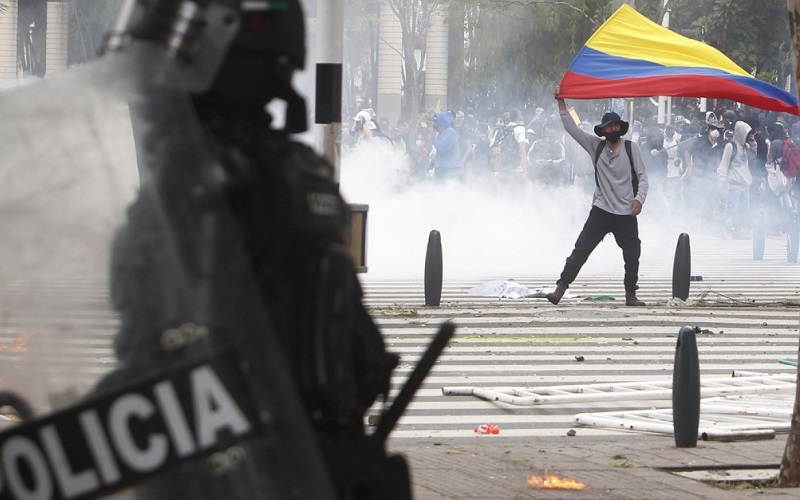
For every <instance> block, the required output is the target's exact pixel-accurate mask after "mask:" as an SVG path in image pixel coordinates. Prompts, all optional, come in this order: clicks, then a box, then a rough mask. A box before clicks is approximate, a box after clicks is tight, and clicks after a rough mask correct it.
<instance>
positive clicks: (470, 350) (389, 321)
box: [364, 237, 800, 439]
mask: <svg viewBox="0 0 800 500" xmlns="http://www.w3.org/2000/svg"><path fill="white" fill-rule="evenodd" d="M609 245H610V244H609ZM721 245H724V249H725V252H724V255H723V252H721V251H720V246H721ZM614 250H616V248H614ZM751 252H752V246H751V242H750V241H746V240H745V241H738V240H737V241H734V240H724V241H721V240H719V239H717V238H715V237H707V238H705V239H704V238H695V239H693V241H692V257H693V259H692V274H693V275H701V276H702V278H703V279H702V281H696V282H692V284H691V290H690V297H689V300H688V301H687V303H686V305H679V304H674V303H670V299H671V298H672V281H671V270H672V266H671V264H672V257H673V255H674V247H672V248H665V249H664V250H663V251H662V252H661V254H659V255H651V256H650V258H651V259H653V260H658V259H661V261H662V262H666V264H664V265H661V266H660V269H661V270H662V271H661V272H660V274H658V275H654V276H643V277H642V279H641V280H640V287H641V288H640V290H639V297H640V298H641V299H643V300H644V301H646V302H647V304H648V306H647V307H643V308H630V307H625V306H624V293H623V289H622V284H621V274H622V272H621V269H620V270H619V271H618V273H617V274H613V273H610V274H609V273H593V272H592V271H591V270H590V269H587V272H586V273H582V274H581V275H580V276H579V278H578V280H577V281H576V283H575V284H574V285H573V287H572V288H570V290H569V292H570V294H571V298H569V299H565V300H563V301H562V303H561V304H559V305H558V306H553V305H551V304H550V303H549V302H547V300H546V299H543V298H525V299H497V298H484V297H476V296H473V295H470V294H469V293H468V292H469V290H470V289H471V288H473V287H474V286H476V285H479V284H481V283H482V282H481V281H475V280H448V279H447V278H446V277H445V280H444V290H443V293H442V302H441V305H440V306H439V307H427V306H425V305H424V285H423V283H422V281H421V280H419V281H400V280H393V281H391V280H377V279H370V277H369V275H367V276H366V278H365V279H364V283H365V289H366V296H367V302H368V304H369V306H370V308H371V311H372V313H373V315H374V316H375V317H376V318H377V320H378V322H379V323H380V326H381V328H382V330H383V332H384V334H385V336H386V339H387V342H388V344H389V347H390V349H391V350H392V351H394V352H397V353H399V354H401V356H402V364H401V366H400V368H399V369H398V370H397V374H396V375H397V376H396V385H398V386H399V384H400V383H402V381H403V378H404V377H405V376H407V375H408V373H409V372H410V370H411V369H412V367H413V364H414V363H415V361H416V359H417V358H418V357H419V356H420V354H421V352H422V350H423V349H424V347H425V345H426V342H427V341H428V340H429V339H430V337H431V336H432V335H433V333H434V331H435V329H436V328H437V326H438V325H439V324H441V323H442V322H443V321H445V320H452V321H453V322H455V324H456V325H457V330H456V335H455V337H454V338H453V340H452V342H451V344H450V346H449V347H448V348H447V350H446V351H445V352H444V354H443V355H442V356H441V358H440V360H439V363H438V364H437V365H436V367H435V368H434V370H433V371H432V373H431V374H430V376H429V377H428V378H427V380H426V381H425V384H424V386H423V388H422V389H421V390H420V391H419V393H418V396H417V398H416V399H415V401H414V403H413V404H412V405H411V407H410V408H409V411H408V412H407V413H406V415H405V416H404V418H403V419H402V420H401V421H400V424H399V426H398V428H397V429H396V431H395V432H394V434H393V437H395V438H398V439H402V438H425V437H469V436H472V435H473V434H474V429H475V427H476V426H478V425H480V424H483V423H493V424H496V425H498V426H499V427H500V429H501V434H502V435H504V436H519V437H523V436H525V437H532V436H535V437H542V436H564V435H566V433H567V432H568V431H570V429H575V431H576V432H577V433H578V435H592V436H595V435H614V434H617V435H619V434H621V433H620V432H619V431H616V430H612V429H607V428H596V427H577V426H576V424H575V423H574V418H573V416H574V415H575V414H577V413H584V412H601V411H602V412H605V411H612V410H623V409H625V410H631V409H648V408H653V407H655V408H663V407H666V408H669V407H670V402H669V401H635V400H626V399H625V398H620V400H615V401H606V402H590V403H583V402H570V403H567V404H542V405H537V406H514V405H508V404H503V403H496V402H489V401H486V400H483V399H480V398H477V397H474V396H446V395H443V393H442V388H444V387H447V388H469V387H478V388H491V387H513V388H547V387H550V386H563V385H570V386H578V387H584V386H585V387H590V386H591V385H592V384H598V383H604V384H612V383H630V382H641V381H660V380H669V379H671V377H672V370H673V365H674V358H675V348H676V340H677V334H678V332H679V330H680V328H681V327H682V326H697V327H699V328H700V329H701V332H700V333H699V334H698V335H697V344H698V351H699V356H700V367H701V376H702V379H703V380H706V379H712V378H713V379H716V378H720V377H723V378H724V377H730V376H731V374H732V372H734V371H746V372H758V373H761V374H792V373H794V368H793V367H791V366H788V365H786V364H781V363H779V360H780V359H790V360H796V359H797V345H798V312H799V311H800V309H798V307H797V306H798V305H800V287H798V280H797V272H798V269H797V266H796V265H793V264H788V263H787V262H786V259H785V257H784V254H783V252H784V247H783V239H782V238H779V237H773V238H771V239H770V240H769V241H768V243H767V254H766V255H765V259H764V260H763V261H753V260H752V253H751ZM642 267H643V269H644V268H646V267H647V265H646V264H645V263H643V266H642ZM649 267H651V268H653V267H656V266H654V265H650V266H649ZM587 268H588V266H587ZM620 268H621V266H620ZM445 269H446V262H445ZM445 276H446V273H445ZM552 281H553V277H552V276H531V277H523V278H519V277H518V278H517V279H516V282H517V283H519V284H520V285H524V286H525V287H527V288H528V289H529V290H531V291H533V290H536V289H539V288H542V287H551V286H553V285H552ZM610 297H613V298H614V299H615V300H588V299H591V298H598V299H603V298H605V299H609V298H610ZM579 360H580V361H579ZM626 435H629V434H626Z"/></svg>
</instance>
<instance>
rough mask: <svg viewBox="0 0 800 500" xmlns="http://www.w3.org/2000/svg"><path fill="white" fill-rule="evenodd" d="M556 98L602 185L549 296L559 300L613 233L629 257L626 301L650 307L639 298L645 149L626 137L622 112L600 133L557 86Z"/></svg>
mask: <svg viewBox="0 0 800 500" xmlns="http://www.w3.org/2000/svg"><path fill="white" fill-rule="evenodd" d="M556 100H557V101H558V110H559V114H560V115H561V123H563V125H564V129H565V130H566V131H567V133H568V134H569V135H570V136H572V138H573V139H575V141H576V142H577V143H578V144H579V145H580V146H581V147H582V148H583V149H585V150H586V152H587V153H589V155H590V156H591V158H592V162H593V164H594V171H595V184H596V188H595V191H594V197H593V199H592V209H591V211H590V212H589V217H588V219H587V220H586V223H585V224H584V226H583V229H582V230H581V233H580V235H579V236H578V239H577V241H575V248H574V249H573V250H572V254H571V255H570V256H569V257H567V262H566V264H565V265H564V269H563V271H561V276H560V278H559V279H558V281H557V282H556V289H555V290H554V291H553V292H552V293H548V294H547V300H549V301H550V302H551V303H553V304H558V302H559V301H560V300H561V297H563V296H564V293H565V292H566V291H567V288H569V285H570V284H571V283H572V282H573V281H574V280H575V278H576V277H577V276H578V272H580V270H581V268H582V267H583V265H584V264H585V263H586V261H587V259H588V258H589V255H590V254H591V253H592V252H593V251H594V249H595V248H596V247H597V245H599V244H600V242H601V241H602V240H603V238H604V237H605V236H606V235H607V234H608V233H611V234H613V235H614V239H615V240H616V241H617V245H618V246H619V247H620V248H621V249H622V258H623V260H624V261H625V279H624V284H625V305H627V306H644V305H645V303H644V302H642V301H641V300H639V299H638V298H637V297H636V289H637V288H638V286H637V285H636V283H637V281H638V280H639V256H640V255H641V252H642V242H641V240H640V239H639V223H638V221H637V219H636V216H638V215H639V214H640V213H641V211H642V205H643V204H644V201H645V199H646V198H647V187H648V184H647V172H646V171H645V167H644V160H643V159H642V153H641V151H640V150H639V146H638V145H637V144H636V143H633V142H631V141H628V140H623V139H622V136H623V135H625V134H626V133H627V132H628V122H626V121H623V120H622V118H620V116H619V115H618V114H616V113H613V112H610V113H606V114H605V115H603V119H602V121H601V123H600V124H599V125H597V126H595V127H594V133H595V135H592V134H590V133H588V132H584V131H583V130H581V129H580V128H578V126H577V124H576V123H575V121H574V120H573V119H572V116H571V115H570V114H569V112H568V110H567V105H566V103H565V102H564V99H563V98H561V97H560V95H559V89H556ZM601 137H605V138H604V139H601Z"/></svg>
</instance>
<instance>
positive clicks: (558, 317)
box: [0, 236, 800, 500]
mask: <svg viewBox="0 0 800 500" xmlns="http://www.w3.org/2000/svg"><path fill="white" fill-rule="evenodd" d="M603 245H605V247H606V248H605V249H602V248H601V249H599V250H598V253H597V256H598V258H599V259H603V258H606V255H614V256H615V258H617V259H618V258H619V257H618V249H616V247H614V246H613V243H608V242H604V244H603ZM784 245H785V243H784V240H783V238H780V237H770V239H769V240H768V242H767V251H766V254H765V258H764V260H763V261H753V260H752V253H751V252H752V247H751V242H750V241H746V240H741V241H740V240H720V239H719V238H716V237H713V236H708V237H702V236H698V237H693V238H692V274H693V275H698V276H702V281H694V282H692V286H691V292H690V297H689V301H687V303H686V304H679V303H674V302H673V301H671V300H670V299H671V297H672V293H671V288H672V282H671V271H672V258H673V254H674V244H672V245H663V246H662V247H660V248H659V249H657V251H653V250H652V249H651V251H649V252H647V253H646V254H645V255H644V257H643V263H642V272H641V280H640V286H641V289H640V290H639V296H640V298H641V299H643V300H645V301H646V302H647V303H648V306H647V307H643V308H629V307H625V306H624V305H623V299H624V298H623V290H622V284H621V274H622V273H621V262H620V264H619V265H618V266H614V267H618V268H619V269H616V270H613V271H609V270H608V266H597V265H596V260H597V259H595V256H594V255H593V259H595V261H594V262H593V261H590V263H589V264H587V267H586V268H585V271H584V272H583V273H581V276H580V277H579V279H578V281H577V282H576V283H575V284H574V285H573V287H571V288H570V290H569V293H570V296H569V297H568V298H565V299H564V300H563V301H562V303H561V304H559V305H558V306H553V305H551V304H549V303H548V302H547V301H546V299H543V298H521V299H499V298H496V297H478V296H475V295H471V294H470V293H469V290H470V289H472V288H473V287H475V286H477V285H485V284H486V283H487V281H488V280H487V279H484V278H479V279H478V278H476V279H469V278H459V279H451V278H449V277H448V275H447V271H446V270H447V262H446V261H445V280H444V290H443V294H442V302H441V305H440V306H438V307H428V306H425V305H424V284H423V282H422V280H421V279H407V280H400V279H387V278H380V277H378V276H373V275H370V274H365V275H361V279H362V282H363V284H364V289H365V293H366V302H367V304H368V306H369V309H370V311H371V313H372V314H373V316H374V317H375V318H376V320H377V322H378V323H379V325H380V327H381V330H382V332H383V333H384V335H385V338H386V341H387V344H388V346H389V348H390V349H391V350H392V351H394V352H397V353H399V354H400V355H401V356H402V361H401V365H400V366H399V368H398V369H397V370H396V373H395V380H394V382H393V386H394V388H395V389H397V388H399V387H400V386H401V384H402V383H403V382H404V380H405V378H406V377H407V376H408V375H409V373H410V372H411V370H412V368H413V366H414V364H415V362H416V361H417V359H418V358H419V356H420V355H421V353H422V352H423V350H424V348H425V346H426V345H427V343H428V341H429V340H430V339H431V337H432V336H433V334H434V333H435V331H436V329H437V328H438V326H439V325H441V323H442V322H444V321H447V320H452V321H453V322H454V323H455V324H456V326H457V330H456V335H455V336H454V338H453V340H452V341H451V343H450V345H449V346H448V348H447V349H446V350H445V352H444V354H443V355H442V356H441V358H440V360H439V362H438V363H437V365H436V366H435V367H434V369H433V371H432V373H431V374H430V375H429V377H428V378H427V379H426V380H425V382H424V385H423V387H422V389H421V390H420V392H419V393H418V395H417V397H416V398H415V400H414V401H413V403H412V404H411V407H410V408H409V410H408V411H407V413H406V414H405V415H404V417H403V418H402V419H401V420H400V422H399V425H398V427H397V429H396V430H395V431H394V432H393V433H392V435H391V437H390V449H392V450H393V451H398V452H402V453H403V454H405V455H406V456H407V457H408V458H409V460H410V461H411V464H412V469H413V471H414V490H415V498H417V499H418V500H420V499H422V500H426V499H449V498H479V499H489V498H497V499H501V498H503V499H504V498H529V497H533V498H567V497H569V498H615V499H621V498H628V499H635V498H732V497H731V496H730V494H731V492H730V491H726V490H718V491H717V490H716V489H712V490H706V489H704V488H708V487H707V486H705V485H703V484H702V483H699V482H697V481H695V480H694V479H679V480H676V479H675V477H674V475H673V474H669V473H668V472H665V470H664V467H671V466H683V467H689V468H691V467H692V466H693V464H694V465H697V466H699V465H708V464H712V465H715V466H717V467H721V466H724V465H726V464H731V463H739V464H745V465H747V466H755V465H764V466H769V467H771V469H770V471H771V472H769V474H772V475H774V473H775V472H774V471H775V468H776V467H777V463H778V462H779V461H780V456H781V452H782V449H783V445H784V443H785V437H786V434H785V433H781V432H779V433H778V434H777V436H776V437H775V439H772V440H763V441H756V442H738V443H721V442H712V441H708V442H701V444H700V445H699V446H698V447H697V448H695V449H679V448H676V447H675V446H674V442H673V438H672V437H671V436H668V435H664V434H654V433H650V432H640V431H639V430H634V431H630V430H620V428H610V427H608V426H604V425H594V424H592V425H580V424H579V423H577V422H576V421H575V416H576V415H578V414H583V415H586V414H588V415H590V416H592V415H597V414H599V413H600V412H603V413H607V412H620V411H622V410H625V411H626V412H628V413H630V412H641V411H642V410H659V409H661V410H663V409H665V408H666V409H668V408H669V407H670V402H669V400H668V399H663V398H662V399H658V400H642V399H636V398H635V396H633V397H626V395H625V394H623V395H622V396H621V397H619V398H615V397H613V396H614V395H613V394H611V399H607V400H605V401H593V402H587V401H581V400H580V396H579V394H580V393H581V392H588V390H589V389H591V388H593V387H596V384H611V385H612V386H613V385H618V386H621V385H622V384H630V383H632V382H641V383H643V384H644V383H647V384H651V383H660V382H664V381H667V382H669V381H670V379H671V376H672V368H673V362H674V353H675V347H676V340H677V334H678V331H679V330H680V328H681V327H682V326H697V327H699V328H700V333H699V334H698V335H697V344H698V351H699V355H700V367H701V376H702V380H703V381H709V380H712V379H718V378H724V379H729V378H730V375H731V374H732V373H733V372H753V373H757V374H765V375H766V374H773V375H774V374H784V375H792V374H793V373H794V372H795V370H794V368H793V367H791V366H788V365H787V364H782V363H780V362H779V360H795V359H796V357H797V350H798V335H800V333H799V332H798V326H799V325H798V313H799V312H800V287H798V285H797V284H798V280H797V272H798V268H797V265H794V264H788V263H787V262H786V259H785V254H784V252H785V247H784ZM557 271H558V269H554V270H553V271H552V274H547V275H545V274H541V275H530V276H514V278H515V280H516V282H517V283H518V284H519V285H522V286H524V287H526V288H527V289H528V290H530V291H535V290H537V289H540V288H546V287H550V286H552V282H553V280H554V276H555V274H556V273H557ZM412 274H413V273H412ZM506 277H507V276H499V277H498V278H502V279H505V278H506ZM34 285H35V286H33V288H31V286H32V285H31V283H29V282H28V283H24V282H22V281H18V282H13V283H9V284H8V285H7V287H6V288H5V290H4V299H5V300H6V301H13V300H19V301H20V303H21V304H25V306H26V307H33V309H31V310H27V311H26V310H20V309H15V308H14V304H13V303H10V302H6V303H5V304H4V305H6V306H7V309H6V310H7V311H15V314H14V315H12V316H6V317H4V318H3V323H2V325H3V328H2V331H0V346H2V349H0V358H2V361H3V365H2V368H3V381H4V383H6V384H7V385H8V386H11V387H15V388H21V390H22V391H23V392H25V393H26V394H27V393H28V392H26V391H28V390H30V391H31V393H32V394H34V395H35V396H36V397H37V400H38V401H40V402H43V401H45V399H46V398H47V396H52V394H49V395H48V394H45V393H42V392H41V389H42V386H41V385H39V384H37V383H36V382H39V381H43V380H48V381H49V383H50V387H51V388H53V387H55V388H57V389H61V390H64V391H69V390H70V389H78V390H80V389H81V388H82V387H88V386H90V385H91V383H92V381H93V380H95V379H96V378H97V377H98V376H99V375H100V374H102V373H105V372H106V371H108V370H109V369H111V367H112V366H113V363H114V358H113V355H112V352H111V350H110V341H111V339H112V338H113V334H114V331H115V328H116V319H115V317H114V315H113V314H112V313H111V312H109V310H108V302H107V300H108V297H107V290H106V286H105V284H104V283H103V282H102V281H97V280H93V279H91V278H88V277H87V278H82V279H74V278H55V279H49V280H45V281H40V282H37V283H34ZM32 290H33V291H34V292H35V294H36V295H35V297H36V298H37V299H38V302H37V301H33V302H31V301H30V300H28V299H30V294H31V293H32ZM55 298H57V300H56V299H55ZM611 298H613V299H614V300H610V299H611ZM51 299H52V300H51ZM589 299H595V300H589ZM53 304H58V307H53ZM45 305H49V307H45ZM34 316H35V317H37V318H39V319H38V321H32V320H31V318H33V317H34ZM42 325H45V326H46V325H50V327H51V330H49V331H48V333H54V332H56V333H57V334H58V335H59V336H60V339H61V341H60V342H59V343H54V342H51V338H50V337H46V336H43V335H40V334H39V333H38V332H37V329H36V328H41V327H42ZM45 330H47V329H45ZM43 331H44V330H43ZM32 360H33V361H35V362H34V363H33V364H32V363H31V361H32ZM32 374H33V375H32ZM34 375H35V376H34ZM565 385H568V386H570V387H571V389H569V390H568V391H565V394H567V395H568V396H578V397H577V398H573V399H572V400H570V401H569V402H567V403H559V404H551V403H546V404H537V405H527V406H525V405H511V404H506V403H502V402H490V401H487V400H485V399H481V398H478V397H476V396H470V395H445V394H443V391H442V389H443V388H449V389H455V390H458V389H461V390H466V389H491V388H498V387H501V388H518V389H528V390H532V391H534V392H536V391H538V392H539V393H542V392H544V391H545V390H546V389H547V388H550V387H554V386H565ZM617 390H620V389H617ZM745 398H746V401H747V402H753V403H754V404H755V405H757V406H759V407H766V406H769V405H774V406H775V407H779V408H783V410H784V411H785V410H786V408H787V407H788V409H789V410H790V409H791V391H786V390H785V389H782V390H778V391H775V393H774V394H770V397H766V396H761V395H757V396H756V395H748V396H745ZM770 398H771V399H770ZM776 401H777V403H776ZM781 405H782V406H781ZM379 409H380V408H379V407H376V408H374V409H373V412H372V413H373V414H376V413H377V412H378V411H379ZM653 413H657V412H656V411H654V412H653ZM706 416H707V415H705V414H703V415H701V420H704V419H705V418H706ZM655 418H656V417H647V418H645V420H646V421H647V422H648V423H652V421H653V420H654V419H655ZM753 418H754V417H751V416H742V417H740V418H739V422H740V423H741V424H742V425H749V424H753V422H754V420H753ZM784 420H786V421H788V419H785V418H783V420H782V418H781V417H779V418H774V419H772V420H771V421H772V422H773V424H774V427H776V428H780V425H778V424H777V423H775V422H782V421H784ZM667 422H668V421H667ZM488 423H491V424H494V425H497V426H498V427H499V429H500V433H499V435H496V436H476V435H475V433H474V429H475V427H477V426H478V425H480V424H488ZM702 424H704V422H701V425H702ZM638 425H639V424H638V422H637V424H636V425H635V427H636V426H638ZM547 468H550V469H551V470H553V471H556V472H561V473H562V474H565V475H568V476H569V475H571V476H574V477H577V478H578V479H581V480H583V481H584V482H586V483H587V484H589V486H590V489H589V490H588V491H585V492H564V491H560V492H559V491H537V492H535V493H531V488H530V487H529V486H528V485H527V484H526V483H525V479H526V477H528V476H529V475H531V474H533V473H541V472H543V471H544V470H545V469H547ZM601 488H602V489H601ZM653 489H654V490H653ZM662 489H663V491H662ZM649 490H653V492H650V491H649ZM643 491H648V493H647V494H646V495H642V492H643ZM655 491H661V493H659V494H656V493H655ZM676 492H677V493H676ZM758 492H761V493H762V494H761V495H760V496H759V497H760V498H765V497H769V498H772V497H776V498H777V497H781V496H782V495H788V496H789V497H790V496H791V495H792V493H793V492H787V491H785V490H784V491H783V492H780V491H773V490H770V493H769V494H767V495H765V494H763V491H762V490H758ZM751 493H753V494H755V493H756V491H755V490H753V491H751ZM675 495H678V496H675ZM741 497H742V498H744V497H745V496H741ZM737 498H738V497H737Z"/></svg>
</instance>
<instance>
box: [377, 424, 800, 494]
mask: <svg viewBox="0 0 800 500" xmlns="http://www.w3.org/2000/svg"><path fill="white" fill-rule="evenodd" d="M577 431H578V434H577V435H576V436H573V437H567V436H564V437H563V438H547V439H544V440H540V441H539V442H531V441H530V440H519V439H517V438H510V437H503V436H502V432H501V434H500V435H495V436H491V435H482V436H475V438H474V439H472V438H468V439H464V438H459V439H450V438H448V439H437V438H435V437H432V438H430V439H419V440H411V439H408V440H407V439H396V440H390V442H389V449H390V450H391V451H393V452H397V453H401V454H403V455H405V456H406V457H407V458H408V460H409V462H410V465H411V471H412V480H413V483H414V498H415V500H437V499H465V498H469V499H482V500H500V499H503V500H507V499H520V498H541V499H562V498H563V499H629V500H658V499H664V500H677V499H679V500H683V499H725V500H729V499H738V498H778V499H789V498H798V497H800V489H797V488H785V489H781V488H775V487H764V488H758V487H754V486H751V485H750V484H748V485H746V486H741V485H740V486H738V487H733V486H731V483H730V482H728V483H727V485H725V484H723V483H726V479H727V481H732V480H734V479H737V478H741V479H745V478H753V479H756V478H758V479H760V478H764V479H766V478H769V477H771V476H773V475H775V476H776V475H777V474H778V469H779V464H780V461H781V458H782V457H783V450H784V446H785V444H786V438H787V435H786V434H778V435H777V436H776V437H775V439H771V440H762V441H739V442H719V441H698V443H697V447H696V448H677V447H675V442H674V439H673V438H672V436H657V435H650V434H634V433H631V434H629V435H628V434H626V435H621V436H619V437H612V438H609V437H583V438H582V437H581V435H580V428H577ZM664 468H671V469H672V470H673V471H674V470H675V469H694V470H698V469H702V470H703V471H704V472H692V473H691V474H695V475H697V474H701V475H702V477H703V478H707V480H708V482H706V481H704V480H698V479H693V478H690V477H683V476H681V475H678V474H677V473H675V472H671V471H669V470H664ZM745 468H749V469H750V470H742V469H745ZM756 468H759V469H768V470H766V471H763V470H762V471H760V472H758V471H756V470H754V469H756ZM545 470H547V472H548V473H550V474H556V475H558V476H560V477H565V478H569V479H573V480H576V481H580V482H582V483H584V484H585V485H586V488H585V489H584V490H580V491H570V490H552V489H551V490H545V489H537V488H534V487H532V486H530V485H528V483H527V480H528V478H529V477H531V476H543V475H544V473H545ZM726 471H730V472H729V474H726ZM684 474H685V472H684ZM712 478H719V480H720V481H719V482H717V481H715V479H712ZM715 482H716V483H717V484H714V483H715Z"/></svg>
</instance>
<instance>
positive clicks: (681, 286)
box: [672, 233, 692, 301]
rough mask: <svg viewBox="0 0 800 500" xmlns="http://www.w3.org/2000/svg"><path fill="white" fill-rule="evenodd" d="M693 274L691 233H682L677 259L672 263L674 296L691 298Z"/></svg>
mask: <svg viewBox="0 0 800 500" xmlns="http://www.w3.org/2000/svg"><path fill="white" fill-rule="evenodd" d="M691 274H692V251H691V247H690V245H689V235H688V234H686V233H681V234H680V236H678V245H677V246H676V247H675V261H674V262H673V264H672V296H673V297H676V298H679V299H681V300H683V301H685V300H687V299H688V298H689V282H690V281H691Z"/></svg>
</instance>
